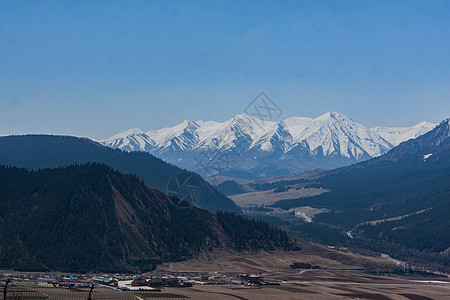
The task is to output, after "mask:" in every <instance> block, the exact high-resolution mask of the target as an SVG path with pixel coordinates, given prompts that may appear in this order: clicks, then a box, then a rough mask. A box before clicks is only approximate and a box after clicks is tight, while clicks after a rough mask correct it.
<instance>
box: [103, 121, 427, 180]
mask: <svg viewBox="0 0 450 300" xmlns="http://www.w3.org/2000/svg"><path fill="white" fill-rule="evenodd" d="M434 126H435V124H432V123H428V122H421V123H419V124H417V125H415V126H412V127H401V128H391V127H383V128H381V127H374V128H372V129H368V128H366V127H365V126H363V125H362V124H359V123H357V122H354V121H353V120H352V119H351V118H349V117H347V116H345V115H343V114H340V113H337V112H328V113H326V114H323V115H321V116H319V117H317V118H305V117H290V118H287V119H285V120H283V121H279V122H273V121H262V120H259V119H256V118H254V117H253V116H251V115H247V114H240V115H236V116H234V117H233V118H231V119H229V120H227V121H225V122H222V123H221V122H215V121H206V122H205V121H187V120H186V121H183V122H182V123H180V124H178V125H175V126H173V127H165V128H161V129H158V130H150V131H147V132H144V131H142V130H141V129H131V130H128V131H125V132H122V133H119V134H116V135H114V136H113V137H111V138H108V139H104V140H100V141H99V142H100V143H101V144H103V145H105V146H108V147H111V148H119V149H122V150H125V151H136V150H137V151H146V152H150V153H152V154H154V155H156V156H158V157H161V158H163V159H164V160H166V161H168V162H170V163H173V164H176V165H178V166H181V167H183V168H186V169H189V170H193V171H196V172H198V173H200V174H202V175H203V176H204V177H210V176H215V175H229V176H233V175H236V174H239V173H242V174H247V175H248V176H250V177H253V178H250V179H255V178H265V177H270V176H276V175H286V174H293V173H298V172H300V171H306V170H312V169H316V168H323V169H333V168H337V167H342V166H346V165H350V164H353V163H357V162H360V161H364V160H367V159H370V158H373V157H377V156H380V155H382V154H384V153H387V152H388V151H389V150H390V149H392V148H393V147H394V144H393V143H397V142H398V141H399V140H400V139H409V138H413V137H416V136H417V135H419V134H421V133H425V132H427V131H429V130H431V129H432V127H434ZM378 133H380V134H378ZM402 141H403V140H402ZM391 142H392V143H391ZM211 152H215V153H216V156H220V157H225V158H226V163H225V166H222V169H218V170H215V172H210V173H208V172H206V171H205V167H204V165H205V164H208V163H210V161H212V160H214V159H215V158H216V157H213V155H211ZM199 162H200V163H199ZM270 169H272V170H270ZM236 177H240V178H243V179H246V178H244V177H245V175H244V177H242V176H236Z"/></svg>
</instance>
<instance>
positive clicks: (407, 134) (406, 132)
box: [370, 122, 436, 146]
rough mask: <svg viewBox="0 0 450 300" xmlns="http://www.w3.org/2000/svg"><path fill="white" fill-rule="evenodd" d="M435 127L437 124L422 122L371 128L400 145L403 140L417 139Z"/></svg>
mask: <svg viewBox="0 0 450 300" xmlns="http://www.w3.org/2000/svg"><path fill="white" fill-rule="evenodd" d="M434 127H436V124H433V123H429V122H420V123H418V124H416V125H414V126H411V127H388V126H377V127H373V128H371V129H370V130H371V131H373V132H375V133H376V134H378V135H380V136H381V137H383V138H384V139H385V140H387V141H388V142H389V143H391V144H392V145H393V146H398V145H399V144H400V143H401V142H404V141H407V140H410V139H415V138H417V137H418V136H421V135H423V134H425V133H427V132H428V131H430V130H431V129H433V128H434Z"/></svg>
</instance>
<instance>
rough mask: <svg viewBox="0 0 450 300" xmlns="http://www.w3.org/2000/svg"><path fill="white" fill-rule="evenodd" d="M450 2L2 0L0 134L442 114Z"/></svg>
mask: <svg viewBox="0 0 450 300" xmlns="http://www.w3.org/2000/svg"><path fill="white" fill-rule="evenodd" d="M449 53H450V1H437V0H434V1H429V0H426V1H414V0H408V1H375V0H373V1H361V0H358V1H338V0H334V1H231V0H227V1H218V0H217V1H132V0H131V1H128V0H127V1H125V0H124V1H59V0H58V1H57V0H54V1H45V0H41V1H17V0H14V1H5V0H0V134H23V133H39V132H41V133H53V134H70V135H78V136H88V137H92V138H104V137H109V136H111V135H113V134H115V133H118V132H120V131H123V130H126V129H129V128H134V127H140V128H142V129H144V130H149V129H155V128H160V127H163V126H171V125H175V124H177V123H179V122H181V121H182V120H184V119H191V120H199V119H203V120H217V121H224V120H226V119H228V118H230V117H232V116H233V115H235V114H239V113H241V112H242V111H243V110H244V108H245V107H246V106H247V104H248V103H249V102H251V101H252V100H253V98H254V97H255V96H256V95H257V94H258V93H259V92H260V91H264V92H266V93H267V94H268V95H269V96H271V98H272V99H273V100H274V101H275V102H276V103H277V105H278V106H279V107H280V108H282V110H283V115H282V116H281V118H282V119H284V118H287V117H290V116H308V117H315V116H318V115H320V114H323V113H325V112H327V111H339V112H341V113H343V114H346V115H348V116H349V117H351V118H352V119H354V120H355V121H357V122H360V123H362V124H364V125H366V126H368V127H370V126H375V125H395V126H402V125H404V126H409V125H413V124H415V123H418V122H419V121H422V120H426V121H431V122H439V121H440V120H441V119H444V118H447V117H450V57H449Z"/></svg>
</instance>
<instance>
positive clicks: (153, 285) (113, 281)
mask: <svg viewBox="0 0 450 300" xmlns="http://www.w3.org/2000/svg"><path fill="white" fill-rule="evenodd" d="M16 275H17V274H16ZM20 277H22V278H20ZM20 277H16V279H17V280H19V279H20V280H29V281H37V282H40V283H41V284H50V285H53V286H55V287H64V288H94V287H95V288H96V287H99V286H105V287H109V288H114V289H118V290H122V291H143V290H146V291H158V290H160V288H162V287H190V286H192V285H194V284H232V285H243V286H259V285H262V284H276V282H275V280H273V279H272V280H264V279H263V278H262V277H261V276H260V275H247V274H240V275H238V276H236V275H235V276H230V275H226V274H219V273H202V274H199V273H196V274H190V275H186V276H178V275H164V276H144V275H142V276H137V275H133V276H131V275H121V274H114V275H96V276H93V277H88V276H86V275H79V276H76V275H65V276H41V277H38V276H20Z"/></svg>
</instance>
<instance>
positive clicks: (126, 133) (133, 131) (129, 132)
mask: <svg viewBox="0 0 450 300" xmlns="http://www.w3.org/2000/svg"><path fill="white" fill-rule="evenodd" d="M143 133H145V132H144V131H143V130H142V129H140V128H132V129H128V130H125V131H123V132H121V133H118V134H116V135H114V136H112V137H110V138H109V139H118V138H125V137H127V136H130V135H136V134H143ZM109 139H108V140H109Z"/></svg>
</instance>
